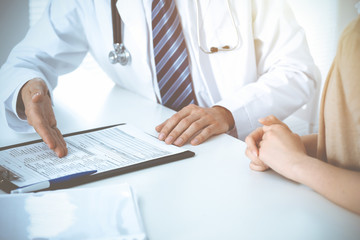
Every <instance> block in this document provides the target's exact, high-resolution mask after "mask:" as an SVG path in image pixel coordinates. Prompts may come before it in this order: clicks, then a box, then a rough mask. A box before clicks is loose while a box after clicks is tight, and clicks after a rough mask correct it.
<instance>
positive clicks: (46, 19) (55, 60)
mask: <svg viewBox="0 0 360 240" xmlns="http://www.w3.org/2000/svg"><path fill="white" fill-rule="evenodd" d="M65 2H66V3H65ZM83 11H84V9H83V8H81V7H80V6H79V3H78V2H77V1H75V0H71V1H62V0H53V1H50V3H49V5H48V6H47V8H46V9H45V11H44V13H43V15H42V17H41V19H40V20H39V21H38V22H37V23H36V24H35V25H34V26H33V27H32V28H31V29H30V30H29V31H28V33H27V34H26V36H25V38H24V39H23V40H22V41H21V42H20V43H19V44H18V45H17V46H15V48H14V49H13V50H12V51H11V53H10V55H9V57H8V59H7V61H6V62H5V64H4V65H3V66H2V67H1V69H0V86H1V88H0V97H1V99H0V100H1V103H2V104H1V105H2V106H1V108H2V109H4V111H1V112H4V113H5V118H6V120H7V122H8V125H9V127H11V128H12V129H13V130H15V131H19V132H29V131H33V130H32V128H31V127H30V126H29V125H28V124H27V121H26V119H22V118H21V117H20V116H18V114H17V111H16V101H17V96H18V93H19V91H20V89H21V87H22V86H23V85H24V84H25V83H26V82H27V81H29V80H30V79H33V78H41V79H43V80H44V81H45V82H46V84H47V86H48V88H49V90H50V92H51V91H52V90H53V89H54V88H55V87H56V85H57V78H58V76H59V75H61V74H65V73H68V72H70V71H73V70H74V69H75V68H77V67H78V65H80V63H81V62H82V60H83V58H84V57H85V55H86V53H87V52H88V43H87V40H86V35H85V33H84V29H83V24H84V22H82V21H84V18H83Z"/></svg>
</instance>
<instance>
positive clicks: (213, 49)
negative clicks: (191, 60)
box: [196, 0, 240, 54]
mask: <svg viewBox="0 0 360 240" xmlns="http://www.w3.org/2000/svg"><path fill="white" fill-rule="evenodd" d="M199 5H200V4H199V0H197V1H196V28H197V40H198V46H199V48H200V49H201V51H203V52H204V53H206V54H213V53H218V52H229V51H233V50H235V49H236V48H237V47H238V46H239V45H240V34H239V31H238V29H237V27H236V24H235V19H234V15H233V14H232V12H231V6H230V0H227V9H228V11H229V15H230V16H231V22H232V25H233V27H234V29H235V32H236V37H237V40H236V44H235V45H234V46H232V47H230V45H224V46H222V47H209V48H204V47H202V46H201V38H200V27H199V25H200V13H199V11H200V10H199Z"/></svg>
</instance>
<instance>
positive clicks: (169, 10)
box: [152, 0, 197, 111]
mask: <svg viewBox="0 0 360 240" xmlns="http://www.w3.org/2000/svg"><path fill="white" fill-rule="evenodd" d="M152 31H153V43H154V57H155V65H156V74H157V80H158V84H159V89H160V94H161V99H162V103H163V105H165V106H167V107H169V108H171V109H173V110H175V111H179V110H180V109H182V108H183V107H185V106H187V105H188V104H191V103H193V104H197V102H196V98H195V94H194V89H193V85H192V79H191V74H190V68H189V60H188V53H187V49H186V44H185V39H184V34H183V32H182V28H181V23H180V17H179V14H178V12H177V9H176V6H175V2H174V1H173V0H153V2H152Z"/></svg>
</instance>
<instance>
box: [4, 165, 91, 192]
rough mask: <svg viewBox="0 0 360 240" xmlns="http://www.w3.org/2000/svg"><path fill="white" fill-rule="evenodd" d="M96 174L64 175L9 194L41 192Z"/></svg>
mask: <svg viewBox="0 0 360 240" xmlns="http://www.w3.org/2000/svg"><path fill="white" fill-rule="evenodd" d="M96 172H97V171H96V170H91V171H85V172H79V173H74V174H70V175H66V176H63V177H59V178H54V179H50V180H46V181H42V182H38V183H33V184H30V185H26V186H24V187H19V188H17V189H14V190H12V191H11V192H10V193H11V194H13V193H28V192H34V191H39V190H43V189H46V188H50V187H54V186H56V185H59V184H61V183H65V182H68V181H71V180H74V179H76V178H79V177H83V176H87V175H91V174H93V173H96Z"/></svg>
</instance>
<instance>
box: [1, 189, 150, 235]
mask: <svg viewBox="0 0 360 240" xmlns="http://www.w3.org/2000/svg"><path fill="white" fill-rule="evenodd" d="M0 206H1V213H0V239H119V240H130V239H131V240H144V239H146V235H145V231H144V227H143V224H142V220H141V217H140V213H139V208H138V206H137V201H136V199H135V197H134V194H133V192H132V190H131V188H130V186H129V185H128V184H120V185H112V186H105V187H101V188H82V189H81V188H78V189H67V190H58V191H48V192H39V193H31V194H17V195H0Z"/></svg>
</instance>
